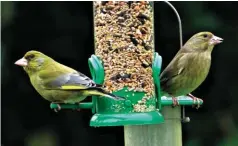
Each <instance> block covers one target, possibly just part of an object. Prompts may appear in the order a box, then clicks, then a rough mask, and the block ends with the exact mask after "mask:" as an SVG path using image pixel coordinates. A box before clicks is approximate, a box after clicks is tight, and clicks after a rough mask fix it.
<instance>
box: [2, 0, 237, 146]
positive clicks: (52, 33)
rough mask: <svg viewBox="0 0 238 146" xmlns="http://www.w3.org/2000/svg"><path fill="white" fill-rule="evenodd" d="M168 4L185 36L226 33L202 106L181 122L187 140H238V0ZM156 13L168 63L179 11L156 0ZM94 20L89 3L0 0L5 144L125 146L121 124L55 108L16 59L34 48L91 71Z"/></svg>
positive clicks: (220, 145)
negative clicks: (97, 124)
mask: <svg viewBox="0 0 238 146" xmlns="http://www.w3.org/2000/svg"><path fill="white" fill-rule="evenodd" d="M171 3H172V4H173V5H174V6H175V7H176V8H177V10H178V12H179V13H180V16H181V18H182V23H183V40H184V42H185V41H186V40H188V39H189V38H190V37H191V36H192V35H193V34H194V33H197V32H199V31H204V30H206V31H211V32H213V33H214V34H216V35H217V36H219V37H222V38H224V42H223V43H222V44H220V45H219V46H217V47H216V48H215V49H214V51H213V54H212V58H213V60H212V67H211V71H210V74H209V76H208V78H207V80H206V81H205V82H204V83H203V84H202V85H201V86H200V87H199V88H198V89H197V90H196V91H195V92H194V95H196V96H198V97H202V98H203V99H204V101H205V103H204V105H203V107H202V108H200V109H199V110H196V109H192V108H191V107H187V108H186V109H187V110H186V113H187V115H188V116H190V118H191V122H190V123H187V124H184V125H183V144H184V146H204V145H210V146H235V145H238V131H237V122H238V115H237V111H238V106H237V103H238V101H237V100H238V98H237V97H238V84H237V82H238V77H237V74H238V70H237V67H238V65H237V64H238V58H237V54H238V43H237V42H238V19H237V13H238V11H237V7H238V2H207V1H200V2H171ZM154 13H155V33H156V36H155V37H156V38H155V41H156V48H155V49H156V51H157V52H159V54H160V55H161V56H162V57H163V68H164V67H165V66H166V65H167V64H168V63H169V62H170V61H171V59H172V58H173V56H174V55H175V54H176V52H177V51H178V49H179V38H178V36H179V35H178V24H177V18H176V16H175V15H174V13H173V11H172V10H171V9H170V8H169V7H168V6H167V5H166V4H165V3H163V2H155V12H154ZM92 24H93V17H92V2H33V1H32V2H1V35H2V37H1V69H2V73H1V77H2V78H1V79H2V80H1V81H2V83H1V86H2V106H1V109H2V145H4V146H92V145H94V144H99V143H100V144H102V145H104V146H109V145H113V146H123V145H124V143H123V136H124V135H123V127H105V128H92V127H89V120H90V117H91V112H90V111H89V110H82V111H81V112H80V113H78V112H73V111H61V112H59V113H55V112H53V111H52V110H50V108H49V103H48V102H47V101H45V100H44V99H42V98H41V97H40V95H39V94H38V93H37V92H36V91H35V90H34V89H33V87H32V86H31V85H30V82H29V79H28V76H27V75H26V74H25V72H24V71H23V70H22V69H21V68H19V67H17V66H15V65H14V62H15V61H16V60H17V59H19V58H20V57H22V56H23V55H24V53H25V52H26V51H29V50H31V49H36V50H39V51H41V52H43V53H45V54H47V55H49V56H51V57H52V58H54V59H55V60H57V61H59V62H61V63H63V64H65V65H68V66H70V67H72V68H75V69H77V70H78V71H81V72H83V73H85V74H86V75H88V76H90V73H89V68H88V66H87V60H88V58H89V57H90V55H91V54H93V52H94V48H93V47H94V46H93V28H92ZM87 100H89V101H90V98H88V99H87Z"/></svg>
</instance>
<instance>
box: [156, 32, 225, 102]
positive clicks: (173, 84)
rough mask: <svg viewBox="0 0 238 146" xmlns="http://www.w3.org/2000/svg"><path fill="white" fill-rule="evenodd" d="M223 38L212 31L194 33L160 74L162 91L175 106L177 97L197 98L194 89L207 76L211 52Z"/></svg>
mask: <svg viewBox="0 0 238 146" xmlns="http://www.w3.org/2000/svg"><path fill="white" fill-rule="evenodd" d="M222 41H223V39H222V38H220V37H217V36H215V35H213V34H212V33H211V32H200V33H197V34H195V35H193V36H192V37H191V38H190V39H189V40H188V41H187V42H186V43H185V44H184V46H183V47H182V48H181V49H180V50H179V51H178V53H177V54H176V55H175V57H174V58H173V59H172V61H171V62H170V63H169V65H168V66H167V67H166V68H165V69H164V70H163V72H162V73H161V74H160V81H161V82H160V83H161V91H162V94H164V95H170V96H172V99H173V106H176V105H179V103H178V101H177V99H176V98H175V97H177V96H182V95H187V96H189V97H191V98H193V100H194V102H195V101H196V100H198V101H199V100H201V99H199V98H196V97H194V96H193V95H192V94H191V92H192V91H194V90H195V89H196V88H197V87H199V86H200V84H201V83H202V82H203V81H204V80H205V78H206V77H207V75H208V73H209V70H210V66H211V53H212V50H213V48H214V46H215V45H217V44H220V43H221V42H222Z"/></svg>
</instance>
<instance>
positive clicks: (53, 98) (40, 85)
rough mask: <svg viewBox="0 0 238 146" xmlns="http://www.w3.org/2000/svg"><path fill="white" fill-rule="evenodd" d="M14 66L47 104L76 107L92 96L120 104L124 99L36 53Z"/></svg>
mask: <svg viewBox="0 0 238 146" xmlns="http://www.w3.org/2000/svg"><path fill="white" fill-rule="evenodd" d="M15 64H16V65H19V66H22V67H23V69H24V70H25V71H26V73H27V74H28V75H29V78H30V81H31V84H32V85H33V87H34V88H35V89H36V91H37V92H38V93H39V94H40V95H41V96H42V97H43V98H45V99H46V100H48V101H50V102H54V103H78V102H80V101H82V100H84V99H85V98H86V97H87V96H93V95H95V96H104V97H108V98H111V99H114V100H124V97H119V96H116V95H113V94H111V93H108V92H106V91H105V90H104V89H102V86H101V85H98V84H96V83H95V82H94V81H93V80H91V79H90V78H89V77H87V76H86V75H84V74H82V73H80V72H78V71H76V70H74V69H72V68H70V67H67V66H65V65H63V64H60V63H58V62H56V61H55V60H53V59H52V58H50V57H48V56H46V55H45V54H43V53H41V52H38V51H34V50H33V51H29V52H27V53H26V54H25V55H24V57H23V58H21V59H19V60H18V61H16V62H15ZM58 108H59V110H60V105H59V104H58Z"/></svg>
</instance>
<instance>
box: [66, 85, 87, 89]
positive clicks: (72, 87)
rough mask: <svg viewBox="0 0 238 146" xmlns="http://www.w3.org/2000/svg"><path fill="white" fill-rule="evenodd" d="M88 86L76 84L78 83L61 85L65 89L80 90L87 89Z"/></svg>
mask: <svg viewBox="0 0 238 146" xmlns="http://www.w3.org/2000/svg"><path fill="white" fill-rule="evenodd" d="M86 88H87V87H85V86H78V85H77V86H76V85H64V86H61V89H63V90H80V89H86Z"/></svg>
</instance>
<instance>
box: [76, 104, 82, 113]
mask: <svg viewBox="0 0 238 146" xmlns="http://www.w3.org/2000/svg"><path fill="white" fill-rule="evenodd" d="M79 104H80V103H78V105H79ZM75 110H76V111H78V112H79V111H81V109H80V108H76V109H75Z"/></svg>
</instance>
